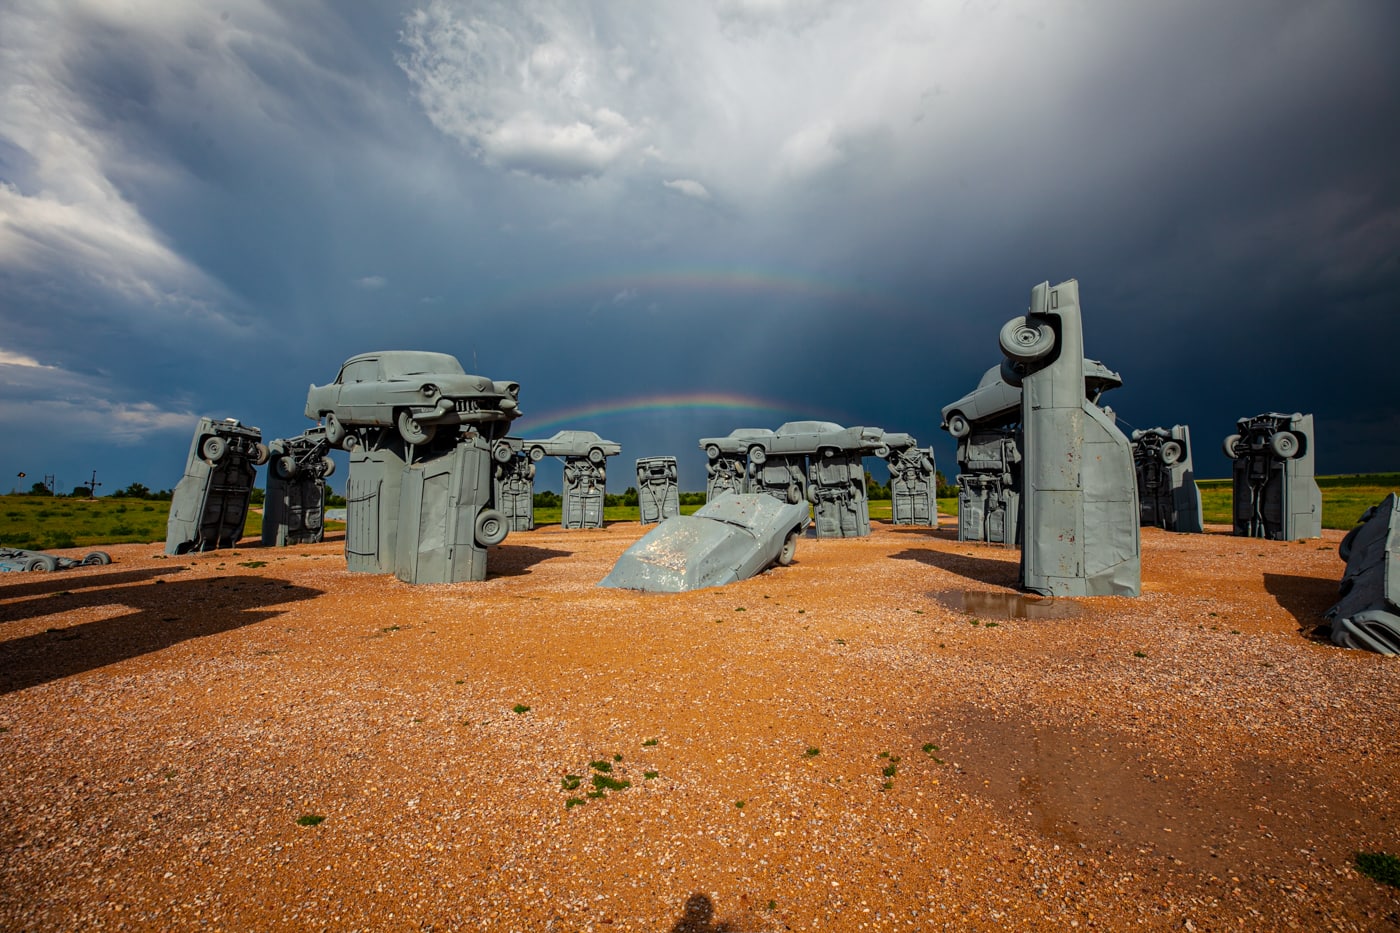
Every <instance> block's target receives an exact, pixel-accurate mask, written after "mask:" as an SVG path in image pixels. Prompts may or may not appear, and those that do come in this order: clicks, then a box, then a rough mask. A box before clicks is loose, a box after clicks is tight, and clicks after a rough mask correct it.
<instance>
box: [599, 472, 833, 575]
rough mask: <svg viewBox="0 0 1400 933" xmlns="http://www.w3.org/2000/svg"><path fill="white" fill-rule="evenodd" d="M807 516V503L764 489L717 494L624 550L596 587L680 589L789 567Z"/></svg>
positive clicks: (809, 515) (656, 528)
mask: <svg viewBox="0 0 1400 933" xmlns="http://www.w3.org/2000/svg"><path fill="white" fill-rule="evenodd" d="M810 520H811V513H810V512H809V511H808V506H807V503H806V502H799V503H790V502H780V501H778V500H777V499H775V498H774V497H773V496H768V495H764V494H762V493H744V494H739V493H734V494H730V495H724V496H720V497H719V498H717V499H715V500H714V501H713V502H710V503H708V504H706V505H705V506H703V507H702V508H700V509H699V510H698V511H697V512H696V513H695V514H694V515H674V516H672V517H671V518H668V519H666V520H665V521H663V522H662V523H661V524H659V525H657V526H656V527H655V528H653V529H652V530H651V531H649V532H647V533H646V535H644V536H643V537H642V538H641V539H640V540H639V541H637V543H636V544H634V545H632V546H631V547H629V548H628V549H627V550H626V551H623V552H622V556H621V557H619V558H618V559H617V564H616V565H614V566H613V569H612V572H611V573H609V574H608V575H607V576H606V577H604V578H603V581H602V582H601V583H600V584H599V586H610V587H616V588H618V589H627V590H646V591H648V592H652V593H680V592H684V591H686V590H698V589H701V588H703V587H707V586H723V585H724V584H726V583H733V582H735V581H736V580H745V579H747V578H749V577H752V576H753V575H755V574H757V573H760V572H762V571H763V570H764V569H766V568H767V567H768V566H769V565H770V564H774V563H776V564H778V565H780V566H787V565H788V564H790V563H792V558H793V555H794V554H795V553H796V551H797V539H798V537H800V536H801V534H802V532H803V531H804V530H805V529H806V528H807V524H808V522H809V521H810Z"/></svg>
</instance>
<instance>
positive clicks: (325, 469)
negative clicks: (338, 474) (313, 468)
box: [321, 457, 335, 479]
mask: <svg viewBox="0 0 1400 933" xmlns="http://www.w3.org/2000/svg"><path fill="white" fill-rule="evenodd" d="M334 472H335V461H334V460H332V459H331V458H330V457H324V458H322V460H321V478H322V479H325V478H326V477H327V476H330V475H331V474H332V473H334Z"/></svg>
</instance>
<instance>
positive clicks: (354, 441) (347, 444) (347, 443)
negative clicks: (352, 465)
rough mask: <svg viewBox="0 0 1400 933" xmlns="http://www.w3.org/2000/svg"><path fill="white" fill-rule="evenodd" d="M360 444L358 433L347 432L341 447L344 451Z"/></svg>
mask: <svg viewBox="0 0 1400 933" xmlns="http://www.w3.org/2000/svg"><path fill="white" fill-rule="evenodd" d="M359 446H360V437H359V435H358V434H347V435H345V440H343V441H341V442H340V449H341V450H344V451H351V450H354V449H355V448H356V447H359Z"/></svg>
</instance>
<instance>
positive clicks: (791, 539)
mask: <svg viewBox="0 0 1400 933" xmlns="http://www.w3.org/2000/svg"><path fill="white" fill-rule="evenodd" d="M800 536H801V532H800V531H798V529H796V528H794V529H793V530H792V531H789V532H788V535H787V537H786V538H784V539H783V547H782V550H780V551H779V552H778V560H777V563H778V566H779V567H787V566H789V565H790V564H791V563H792V558H793V556H794V555H796V554H797V539H798V538H799V537H800Z"/></svg>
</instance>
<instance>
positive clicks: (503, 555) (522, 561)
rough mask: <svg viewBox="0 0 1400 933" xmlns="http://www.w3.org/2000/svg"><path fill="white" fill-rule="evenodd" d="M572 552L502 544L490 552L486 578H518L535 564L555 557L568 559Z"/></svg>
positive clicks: (526, 545)
mask: <svg viewBox="0 0 1400 933" xmlns="http://www.w3.org/2000/svg"><path fill="white" fill-rule="evenodd" d="M571 554H573V551H558V550H555V549H554V548H547V547H531V546H530V545H528V544H502V545H501V546H500V547H498V548H496V549H495V551H493V552H492V554H491V557H490V559H489V560H488V561H487V562H486V576H487V578H488V579H489V578H491V577H519V576H523V575H524V574H527V573H529V572H530V568H531V567H533V566H535V565H536V564H542V563H544V562H545V561H547V560H552V559H554V558H556V557H568V556H570V555H571Z"/></svg>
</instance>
